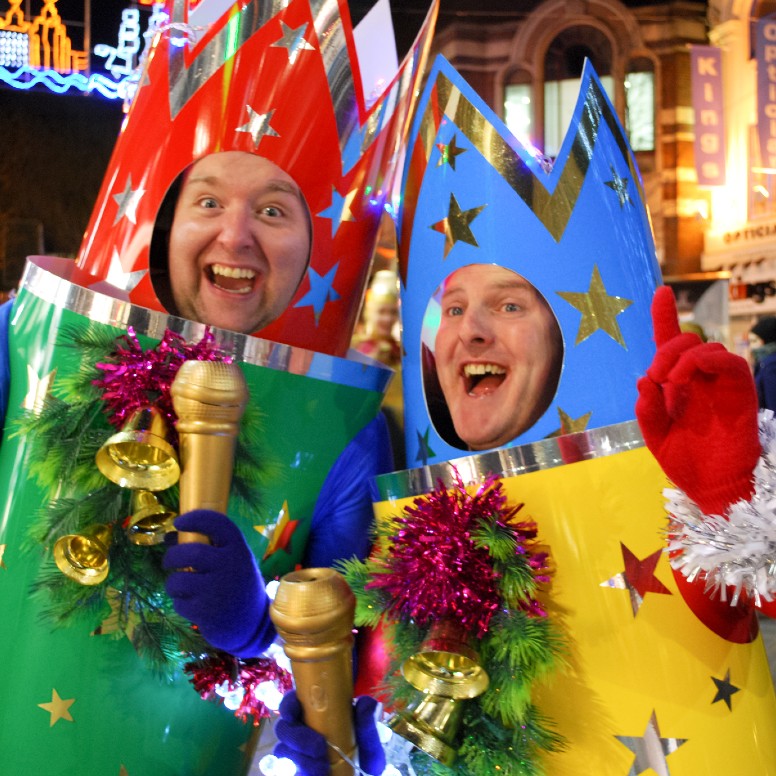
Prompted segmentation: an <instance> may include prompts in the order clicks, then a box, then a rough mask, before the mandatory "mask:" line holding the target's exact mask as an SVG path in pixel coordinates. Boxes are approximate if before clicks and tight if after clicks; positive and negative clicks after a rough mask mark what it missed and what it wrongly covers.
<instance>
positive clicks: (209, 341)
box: [93, 326, 231, 432]
mask: <svg viewBox="0 0 776 776" xmlns="http://www.w3.org/2000/svg"><path fill="white" fill-rule="evenodd" d="M191 360H197V361H226V362H229V361H231V357H229V356H226V355H225V354H224V353H222V352H221V351H220V350H219V349H218V348H217V347H216V345H215V339H214V337H213V333H212V332H211V331H210V329H206V330H205V334H204V336H203V337H202V339H201V340H200V341H199V342H197V343H194V344H188V343H186V341H185V340H184V339H183V338H182V337H181V336H180V335H179V334H176V333H175V332H173V331H170V330H169V329H167V330H166V331H165V332H164V336H163V337H162V339H161V341H160V342H159V344H158V345H157V346H156V347H155V348H152V349H150V350H145V351H144V350H143V348H142V347H141V345H140V342H139V341H138V339H137V336H136V334H135V332H134V330H133V329H132V327H131V326H130V327H129V329H128V330H127V333H126V334H125V335H123V336H122V337H119V338H118V339H117V341H116V347H115V350H114V351H113V352H112V353H111V355H110V357H109V360H106V361H103V362H100V363H98V364H96V367H97V369H100V370H102V371H103V372H104V373H105V374H104V376H103V377H100V378H98V379H96V380H94V381H93V384H94V385H96V386H97V388H99V389H100V390H101V391H102V399H103V401H104V402H105V411H106V414H107V416H108V420H109V422H110V423H111V424H112V425H113V426H115V427H116V428H122V427H123V426H124V424H125V423H126V422H127V420H128V419H129V418H130V417H131V416H132V414H133V413H134V412H136V411H137V410H139V409H143V408H145V407H149V406H156V407H157V408H158V409H159V411H160V412H161V413H162V415H163V416H164V418H165V421H166V422H167V426H168V428H169V429H170V431H171V432H172V431H173V429H174V424H175V412H174V410H173V408H172V399H171V398H170V385H172V381H173V379H174V378H175V375H176V373H177V372H178V369H180V367H181V364H183V362H184V361H191Z"/></svg>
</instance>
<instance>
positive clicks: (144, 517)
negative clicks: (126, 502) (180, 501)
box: [125, 490, 177, 546]
mask: <svg viewBox="0 0 776 776" xmlns="http://www.w3.org/2000/svg"><path fill="white" fill-rule="evenodd" d="M176 517H177V515H176V513H175V512H172V511H170V510H168V509H167V508H166V507H165V506H163V505H162V504H160V503H159V499H157V498H156V496H155V495H154V494H153V493H151V491H149V490H136V491H135V492H134V493H133V494H132V515H131V517H130V518H129V520H128V522H127V524H126V529H125V530H126V534H127V538H128V539H129V541H131V542H132V543H133V544H141V545H143V546H148V545H151V544H161V543H162V542H163V541H164V535H165V534H167V533H170V531H174V530H175V528H174V527H173V524H172V521H173V520H174V519H175V518H176Z"/></svg>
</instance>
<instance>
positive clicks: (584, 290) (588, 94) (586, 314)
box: [397, 57, 661, 466]
mask: <svg viewBox="0 0 776 776" xmlns="http://www.w3.org/2000/svg"><path fill="white" fill-rule="evenodd" d="M397 229H398V234H399V260H400V272H401V279H402V304H401V309H402V324H403V337H404V349H405V357H404V360H403V372H402V374H403V381H404V400H405V429H406V442H407V455H408V458H407V460H408V464H409V465H410V466H415V465H426V464H429V463H436V462H441V461H446V460H450V459H451V458H456V457H460V456H462V455H465V454H466V452H467V450H466V445H465V443H463V442H462V441H460V440H459V439H456V438H455V435H454V433H451V431H450V429H449V428H447V427H446V423H448V422H449V419H448V420H445V419H444V417H442V416H443V414H444V412H442V415H440V412H439V409H438V405H439V401H440V395H439V392H438V386H434V384H433V380H429V361H431V362H433V358H434V353H433V350H434V338H435V334H436V329H437V327H438V325H439V319H440V308H439V296H440V294H439V289H440V286H441V284H442V283H443V281H444V280H445V278H447V277H448V276H449V275H450V274H451V273H453V272H454V271H455V270H457V269H459V268H462V267H465V266H467V265H472V264H492V265H499V266H502V267H504V268H507V269H510V270H513V271H514V272H515V273H517V274H519V275H521V276H522V277H523V278H525V279H526V280H527V281H528V282H529V283H531V284H532V285H533V286H534V287H535V288H536V290H537V291H538V292H539V293H540V294H541V295H542V296H543V297H544V299H545V300H546V301H547V302H548V303H549V306H550V307H551V309H552V311H553V313H554V315H555V317H556V319H557V322H558V325H559V327H560V332H561V335H562V339H563V364H562V371H561V374H560V378H559V381H558V387H557V391H556V392H555V394H554V396H553V397H552V400H551V402H550V404H549V406H548V407H547V409H546V410H545V411H544V413H543V414H542V415H541V417H539V419H538V420H537V421H536V422H535V423H534V424H533V425H532V426H531V427H530V428H529V429H528V430H527V431H524V432H523V433H521V434H520V435H519V436H518V437H516V438H515V439H514V440H512V441H511V442H509V443H507V446H512V445H522V444H527V443H531V442H534V441H537V440H539V439H542V438H545V437H547V436H552V435H558V434H561V433H569V432H574V431H582V430H585V429H590V428H595V427H601V426H606V425H610V424H614V423H620V422H624V421H627V420H632V419H633V418H634V404H635V400H636V381H637V379H638V377H639V376H640V375H642V374H643V373H644V371H645V370H646V368H647V366H648V365H649V363H650V362H651V359H652V356H653V354H654V342H653V339H652V325H651V319H650V304H651V300H652V296H653V293H654V290H655V288H656V287H657V286H658V285H659V284H660V282H661V275H660V268H659V266H658V263H657V259H656V255H655V246H654V241H653V237H652V231H651V227H650V221H649V216H648V213H647V208H646V201H645V195H644V189H643V185H642V182H641V177H640V174H639V171H638V169H637V167H636V162H635V160H634V157H633V153H632V151H631V149H630V147H629V145H628V142H627V140H626V137H625V133H624V131H623V129H622V126H621V125H620V123H619V121H618V119H617V115H616V113H615V110H614V108H613V106H612V104H611V103H610V101H609V99H608V98H607V96H606V93H605V91H604V89H603V87H602V86H601V82H600V81H599V79H598V77H597V75H596V73H595V72H594V70H593V68H592V66H591V65H590V64H589V63H587V64H586V65H585V68H584V72H583V74H582V79H581V88H580V93H579V98H578V102H577V105H576V108H575V111H574V115H573V118H572V120H571V124H570V127H569V130H568V132H567V134H566V137H565V140H564V143H563V146H562V148H561V151H560V153H559V155H558V157H557V160H556V161H555V163H554V165H552V167H551V169H550V165H549V164H548V163H547V162H546V161H545V160H543V159H541V158H539V157H537V155H536V152H535V151H534V150H533V149H531V148H530V147H527V146H525V145H523V144H522V143H521V142H520V141H519V140H517V139H516V138H515V137H513V136H512V135H511V134H510V132H509V130H508V129H507V127H506V126H505V125H504V124H503V122H502V121H501V120H500V119H499V118H498V117H497V116H496V115H495V114H494V113H493V111H492V110H490V108H488V107H487V105H485V104H484V102H483V101H482V100H481V99H480V97H479V96H478V95H477V94H476V93H475V92H474V91H473V90H472V89H471V87H470V86H469V85H468V84H467V83H466V82H465V81H464V80H463V78H462V77H461V76H460V75H459V74H458V73H457V72H456V71H455V69H454V68H453V67H452V66H451V65H450V64H449V63H448V62H447V61H446V60H445V59H444V58H442V57H438V58H437V60H436V61H435V63H434V65H433V67H432V69H431V72H430V74H429V78H428V81H427V85H426V88H425V91H424V94H423V96H422V97H421V100H420V103H419V106H418V112H417V114H416V117H415V121H414V123H413V127H412V131H411V133H410V143H409V148H408V155H407V161H406V166H405V177H404V200H403V201H402V202H401V205H400V209H399V214H398V224H397ZM431 371H433V367H432V369H431ZM441 399H442V403H443V405H444V400H443V397H441ZM443 409H444V407H443Z"/></svg>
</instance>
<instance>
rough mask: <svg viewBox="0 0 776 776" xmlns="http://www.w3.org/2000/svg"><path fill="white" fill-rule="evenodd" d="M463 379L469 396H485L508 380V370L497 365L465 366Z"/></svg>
mask: <svg viewBox="0 0 776 776" xmlns="http://www.w3.org/2000/svg"><path fill="white" fill-rule="evenodd" d="M463 377H464V385H465V387H466V392H467V393H468V394H469V396H485V395H486V394H489V393H493V391H495V390H496V389H497V388H499V387H500V386H501V384H502V383H503V382H504V380H506V379H507V370H506V369H504V367H503V366H498V365H497V364H464V366H463Z"/></svg>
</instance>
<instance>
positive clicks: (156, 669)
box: [14, 327, 271, 680]
mask: <svg viewBox="0 0 776 776" xmlns="http://www.w3.org/2000/svg"><path fill="white" fill-rule="evenodd" d="M64 339H65V340H66V343H65V344H66V345H70V346H72V347H75V348H77V351H78V353H79V355H80V364H79V368H78V370H77V371H76V372H75V373H74V374H73V375H71V376H69V377H67V378H63V379H60V380H58V381H57V383H56V386H55V389H56V391H57V395H49V396H47V398H46V400H45V402H44V403H43V407H42V409H40V411H28V412H26V413H25V414H24V415H23V416H22V417H21V418H20V419H19V420H18V421H17V424H16V427H15V430H14V434H15V435H22V436H25V437H26V438H27V444H28V451H29V452H28V456H29V457H28V461H29V465H30V473H31V475H32V476H33V477H34V478H35V479H36V480H37V482H38V484H39V485H40V487H41V488H42V490H43V491H44V493H45V494H46V498H48V499H49V500H48V502H47V503H46V504H44V505H43V507H42V508H41V509H40V510H39V511H38V512H37V514H35V515H34V516H33V520H32V523H31V525H30V528H29V531H28V536H27V539H26V543H25V545H26V549H27V550H28V551H36V550H37V551H38V552H40V551H41V549H42V550H43V552H44V560H43V561H42V563H41V567H40V571H39V573H38V576H37V579H36V581H35V583H34V585H33V594H34V595H35V596H36V597H38V598H39V599H41V600H42V602H43V605H42V616H43V618H44V620H45V621H47V622H48V623H49V624H51V625H52V626H55V627H59V626H68V625H72V624H75V623H79V624H81V625H82V626H86V627H91V628H93V629H94V628H98V627H99V626H100V623H101V622H102V621H103V620H105V619H106V617H108V616H110V615H113V616H114V618H115V620H114V622H113V623H112V626H111V632H112V633H113V634H114V635H115V637H117V638H121V637H124V636H126V637H127V638H128V639H129V640H130V641H131V643H132V645H133V647H134V649H135V651H136V652H137V654H138V655H139V656H140V658H141V659H142V660H143V661H144V663H145V664H146V665H147V666H148V667H149V668H150V669H151V670H152V671H153V673H154V674H156V675H158V676H159V677H161V678H163V679H165V680H171V679H173V678H175V677H176V676H178V675H179V674H180V672H181V670H182V668H183V666H184V665H185V664H186V663H188V662H190V661H191V660H192V659H194V658H199V657H201V656H203V655H207V654H208V653H210V652H213V650H212V648H211V647H209V645H208V644H207V643H206V642H205V640H204V639H203V638H202V637H201V636H200V635H199V633H198V632H197V631H196V630H194V629H193V628H192V627H191V624H190V623H189V622H188V621H187V620H184V619H183V618H182V617H180V616H179V615H177V614H176V612H175V611H174V609H173V606H172V602H171V600H170V599H169V598H168V596H167V594H166V592H165V589H164V582H165V578H166V572H165V571H164V569H163V568H162V559H163V556H164V551H165V548H164V546H163V545H159V546H138V545H135V544H133V543H132V542H130V541H129V539H128V538H127V535H126V534H125V532H124V530H123V529H122V525H121V524H122V522H123V521H124V519H125V518H126V517H127V516H129V515H130V513H131V497H132V493H131V491H130V490H127V489H123V488H121V487H119V486H118V485H115V484H114V483H112V482H110V481H109V480H108V479H106V478H105V477H104V476H103V475H102V474H101V473H100V472H99V470H98V469H97V467H96V465H95V463H94V459H95V455H96V454H97V451H98V450H99V449H100V447H101V446H102V445H103V444H104V442H105V441H106V440H107V439H108V438H109V437H110V436H111V435H112V434H113V433H115V429H114V428H113V427H112V426H111V425H110V424H109V422H108V420H107V418H106V415H105V411H104V404H103V401H102V399H101V397H100V393H99V390H98V389H97V388H96V387H95V385H93V381H94V380H95V379H96V378H98V377H99V373H98V372H97V369H96V366H95V365H96V364H97V363H99V362H104V361H106V360H108V359H109V355H108V354H110V353H111V352H113V350H114V347H115V344H116V339H115V338H114V337H113V336H112V335H111V336H107V335H106V333H105V332H104V331H102V330H98V329H96V328H93V327H89V328H87V329H86V331H84V332H78V333H73V332H68V333H66V335H65V337H64ZM260 422H261V420H260V417H259V414H258V412H257V411H255V410H252V409H251V408H250V406H249V407H248V408H247V409H246V412H245V415H244V417H243V422H242V425H241V432H240V437H239V438H238V442H237V453H236V456H235V458H236V462H237V464H236V466H235V470H234V475H233V487H232V494H233V497H234V500H233V502H232V503H233V506H234V511H235V516H237V517H249V518H250V519H251V520H252V521H253V522H254V523H256V522H257V520H256V510H257V505H260V503H261V492H262V485H263V483H264V482H266V478H267V476H268V475H271V466H268V465H260V464H259V462H258V461H257V459H256V458H255V456H254V454H253V453H252V452H251V450H252V449H256V447H255V435H256V434H258V433H259V429H260ZM155 495H156V496H157V498H158V500H159V502H160V503H161V504H162V505H163V506H164V507H165V508H167V509H170V510H172V511H177V503H178V488H177V486H174V487H172V488H170V489H168V490H166V491H163V492H159V493H156V494H155ZM259 522H261V521H259ZM95 524H104V525H111V526H113V534H112V542H111V546H110V559H109V562H110V570H109V572H108V577H107V579H106V580H105V581H104V582H102V583H101V584H99V585H95V586H86V585H81V584H79V583H78V582H75V581H73V580H71V579H69V578H68V577H66V576H65V575H64V574H63V573H62V572H61V571H60V570H59V569H58V568H57V566H56V565H55V563H54V560H53V558H52V555H51V552H52V548H53V546H54V544H55V542H56V541H57V539H59V538H60V537H62V536H66V535H70V534H83V533H84V531H86V530H87V529H88V528H89V527H90V526H94V525H95Z"/></svg>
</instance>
